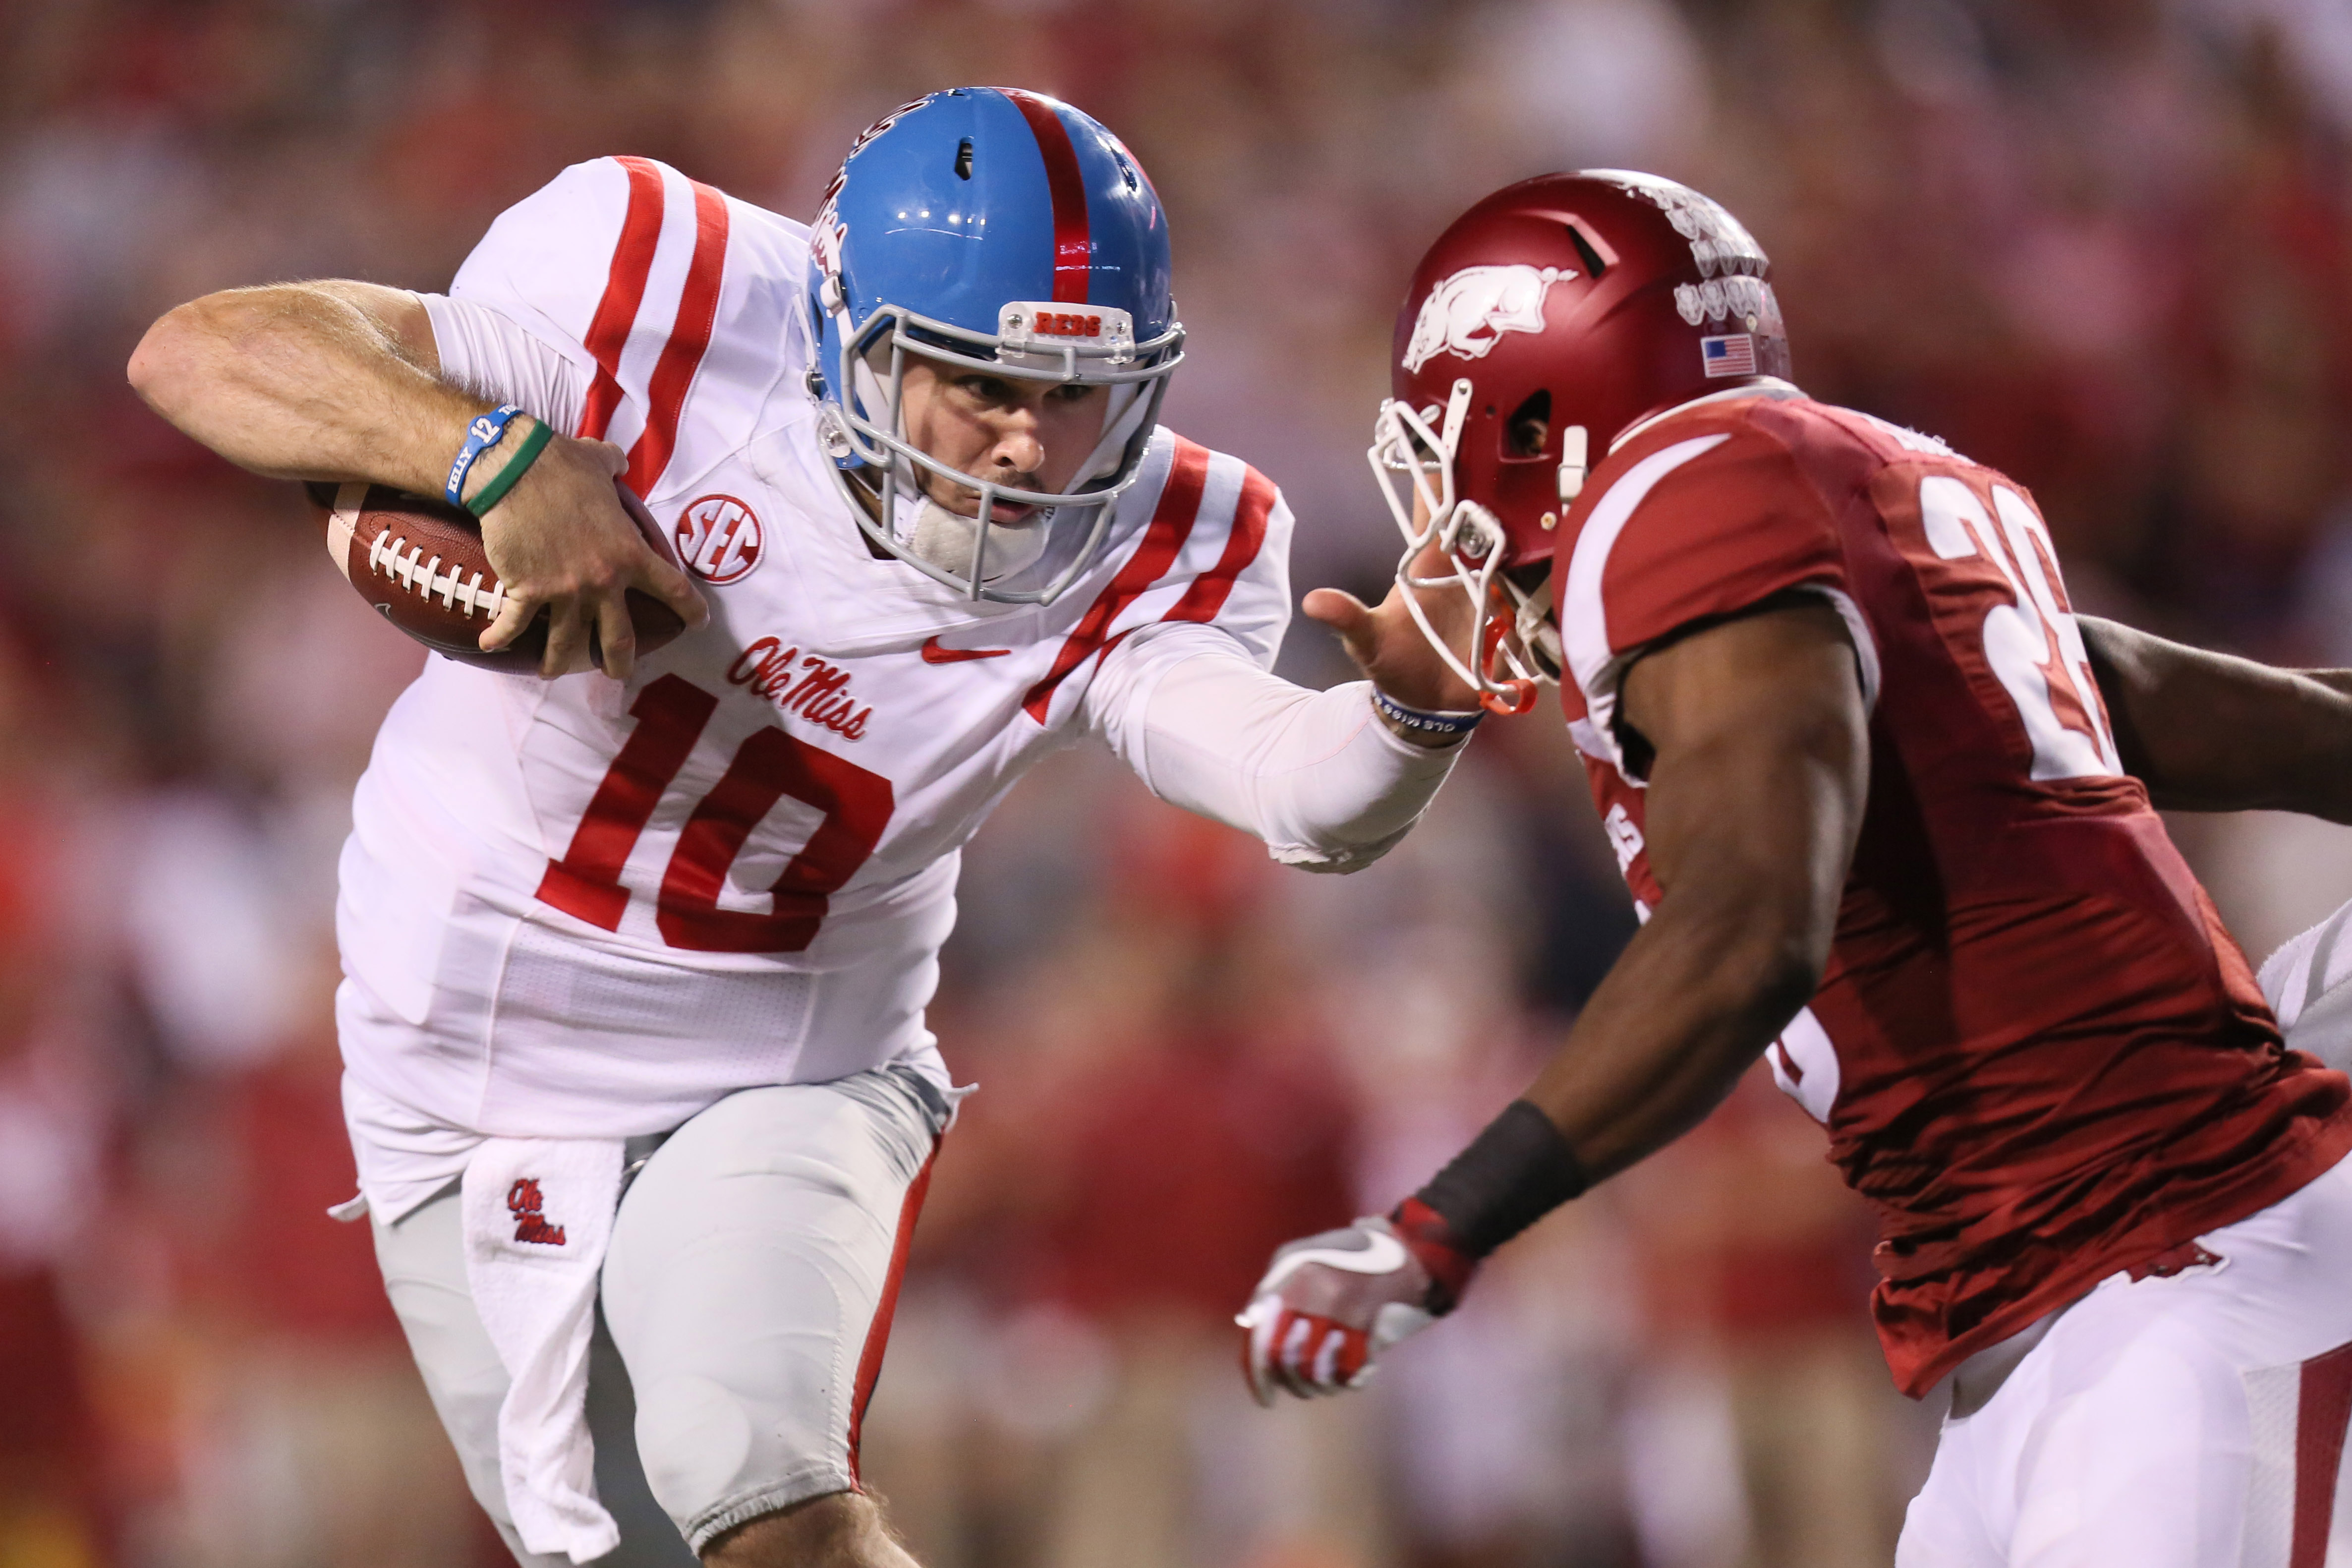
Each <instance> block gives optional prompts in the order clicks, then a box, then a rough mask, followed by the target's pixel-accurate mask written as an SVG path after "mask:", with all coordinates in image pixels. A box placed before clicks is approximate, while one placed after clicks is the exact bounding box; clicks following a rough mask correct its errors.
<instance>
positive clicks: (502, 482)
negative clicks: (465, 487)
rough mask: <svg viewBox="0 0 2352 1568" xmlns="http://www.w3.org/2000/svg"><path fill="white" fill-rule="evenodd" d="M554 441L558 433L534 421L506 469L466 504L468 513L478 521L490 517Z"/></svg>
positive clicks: (509, 459)
mask: <svg viewBox="0 0 2352 1568" xmlns="http://www.w3.org/2000/svg"><path fill="white" fill-rule="evenodd" d="M554 439H555V430H554V428H553V427H552V426H549V425H547V424H545V423H543V422H538V421H534V422H533V423H532V425H531V427H530V435H528V436H525V437H523V438H522V445H521V446H520V447H516V448H515V453H514V456H513V457H511V458H508V459H507V466H506V467H505V468H500V469H499V471H498V472H497V473H495V474H492V475H491V476H490V477H489V480H488V483H486V484H484V485H483V486H482V488H481V489H478V490H476V491H475V492H474V499H473V500H469V501H467V503H466V510H467V511H470V512H472V513H473V514H474V515H475V516H476V517H487V516H488V515H489V510H490V508H492V507H494V506H496V505H498V504H499V502H500V501H502V500H506V499H507V492H508V491H509V490H510V489H514V488H515V481H516V480H517V479H521V478H522V477H523V475H524V473H525V472H527V471H528V470H529V469H530V466H531V465H532V464H533V463H536V462H538V461H539V455H540V454H541V452H544V451H546V450H547V444H548V443H549V442H550V441H552V440H554Z"/></svg>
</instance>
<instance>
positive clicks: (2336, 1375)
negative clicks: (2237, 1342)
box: [2286, 1344, 2352, 1568]
mask: <svg viewBox="0 0 2352 1568" xmlns="http://www.w3.org/2000/svg"><path fill="white" fill-rule="evenodd" d="M2347 1426H2352V1344H2344V1345H2338V1346H2336V1348H2335V1349H2334V1350H2332V1351H2329V1352H2327V1353H2326V1354H2325V1355H2316V1356H2314V1357H2312V1358H2311V1359H2310V1360H2309V1361H2307V1362H2305V1363H2303V1384H2302V1388H2301V1390H2300V1393H2299V1395H2298V1397H2297V1398H2296V1401H2295V1407H2294V1536H2293V1538H2292V1539H2293V1544H2292V1545H2290V1546H2289V1547H2288V1549H2287V1555H2286V1562H2287V1568H2326V1562H2327V1536H2328V1531H2329V1528H2330V1526H2331V1525H2332V1524H2333V1523H2334V1521H2335V1517H2336V1473H2337V1471H2338V1469H2339V1468H2341V1467H2342V1465H2343V1463H2344V1434H2345V1429H2346V1427H2347Z"/></svg>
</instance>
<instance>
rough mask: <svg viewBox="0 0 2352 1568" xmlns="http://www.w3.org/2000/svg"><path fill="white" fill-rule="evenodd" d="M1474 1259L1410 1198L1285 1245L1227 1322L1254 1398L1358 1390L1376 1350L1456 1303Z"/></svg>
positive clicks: (1266, 1401) (1367, 1379) (1440, 1222)
mask: <svg viewBox="0 0 2352 1568" xmlns="http://www.w3.org/2000/svg"><path fill="white" fill-rule="evenodd" d="M1475 1268H1477V1261H1476V1260H1475V1258H1471V1257H1469V1256H1468V1255H1467V1254H1466V1253H1464V1252H1462V1251H1460V1250H1458V1249H1457V1248H1456V1247H1454V1246H1453V1245H1452V1243H1451V1238H1450V1233H1449V1232H1448V1231H1447V1228H1446V1226H1445V1222H1444V1220H1443V1219H1441V1218H1439V1217H1438V1215H1436V1214H1435V1213H1433V1211H1432V1210H1430V1209H1429V1207H1428V1206H1427V1205H1424V1204H1423V1203H1422V1202H1421V1201H1420V1200H1418V1199H1415V1198H1408V1199H1406V1200H1405V1201H1404V1202H1403V1203H1402V1204H1401V1205H1398V1207H1397V1210H1396V1212H1395V1214H1393V1215H1391V1216H1389V1217H1388V1218H1385V1219H1382V1218H1366V1219H1360V1220H1358V1221H1357V1222H1356V1223H1355V1224H1353V1225H1351V1226H1349V1227H1348V1228H1346V1229H1345V1230H1327V1231H1325V1232H1323V1233H1322V1234H1321V1235H1320V1236H1310V1237H1306V1238H1304V1239H1303V1240H1299V1241H1293V1242H1288V1243H1286V1244H1285V1245H1284V1246H1283V1247H1281V1248H1280V1249H1278V1250H1277V1251H1276V1253H1275V1255H1274V1262H1273V1264H1272V1266H1271V1267H1269V1268H1267V1269H1266V1272H1265V1279H1261V1280H1259V1281H1258V1282H1257V1289H1255V1291H1254V1292H1252V1296H1251V1300H1250V1304H1249V1307H1248V1310H1245V1311H1244V1312H1243V1313H1242V1315H1241V1316H1240V1317H1238V1318H1236V1319H1234V1321H1235V1322H1237V1323H1239V1324H1240V1325H1241V1326H1242V1328H1243V1329H1244V1331H1246V1332H1247V1338H1246V1339H1245V1340H1244V1342H1243V1346H1242V1370H1243V1372H1244V1374H1245V1375H1246V1376H1247V1377H1248V1379H1249V1385H1250V1392H1251V1393H1252V1394H1255V1395H1256V1397H1257V1402H1258V1403H1259V1404H1260V1405H1272V1404H1273V1403H1274V1399H1275V1394H1276V1390H1285V1391H1287V1392H1289V1393H1291V1394H1297V1395H1298V1396H1299V1397H1301V1398H1302V1399H1303V1398H1307V1397H1311V1396H1313V1395H1315V1394H1338V1393H1339V1392H1340V1391H1341V1390H1343V1389H1349V1388H1360V1387H1362V1386H1363V1385H1364V1384H1366V1383H1368V1382H1370V1380H1371V1375H1372V1373H1373V1370H1374V1367H1373V1358H1374V1357H1376V1356H1378V1355H1379V1354H1380V1353H1381V1352H1382V1351H1384V1350H1386V1349H1388V1348H1389V1347H1390V1346H1391V1345H1392V1344H1395V1343H1396V1342H1398V1341H1400V1340H1402V1339H1404V1338H1405V1337H1407V1336H1408V1335H1410V1334H1413V1333H1416V1332H1418V1331H1421V1330H1422V1329H1424V1328H1427V1327H1428V1326H1429V1325H1430V1323H1432V1322H1433V1321H1435V1320H1437V1319H1439V1318H1442V1317H1444V1315H1445V1314H1446V1313H1447V1312H1450V1311H1452V1310H1454V1303H1455V1302H1457V1301H1459V1300H1461V1299H1462V1290H1463V1288H1464V1287H1465V1286H1466V1285H1467V1284H1468V1283H1469V1282H1470V1275H1471V1273H1472V1272H1473V1271H1474V1270H1475Z"/></svg>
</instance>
